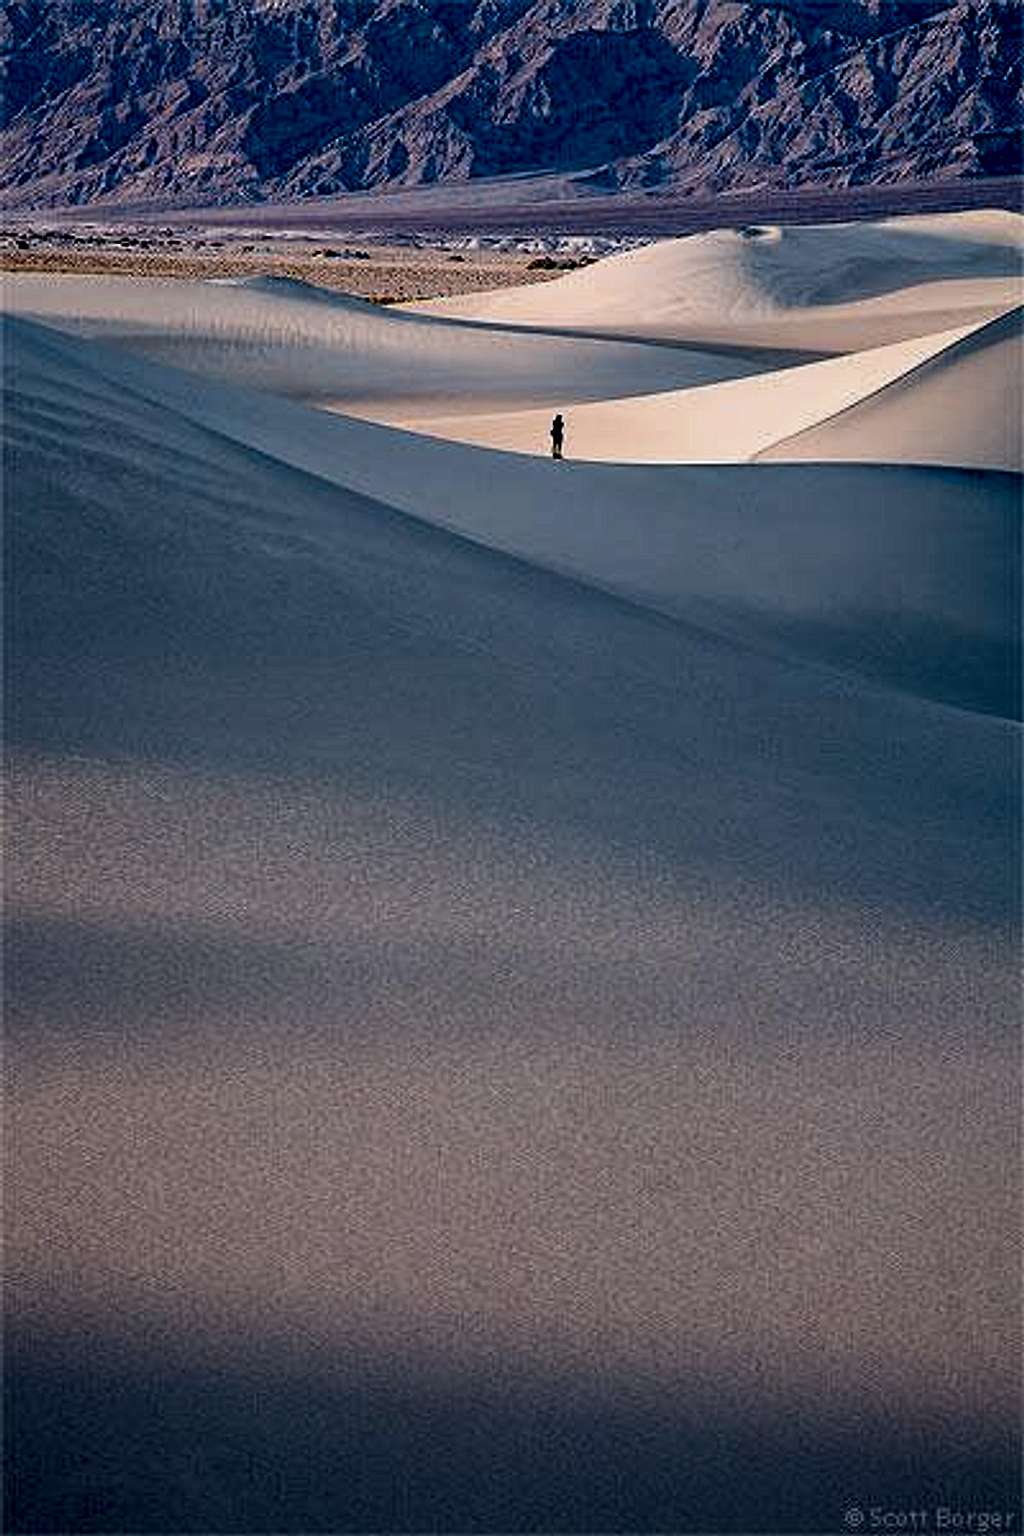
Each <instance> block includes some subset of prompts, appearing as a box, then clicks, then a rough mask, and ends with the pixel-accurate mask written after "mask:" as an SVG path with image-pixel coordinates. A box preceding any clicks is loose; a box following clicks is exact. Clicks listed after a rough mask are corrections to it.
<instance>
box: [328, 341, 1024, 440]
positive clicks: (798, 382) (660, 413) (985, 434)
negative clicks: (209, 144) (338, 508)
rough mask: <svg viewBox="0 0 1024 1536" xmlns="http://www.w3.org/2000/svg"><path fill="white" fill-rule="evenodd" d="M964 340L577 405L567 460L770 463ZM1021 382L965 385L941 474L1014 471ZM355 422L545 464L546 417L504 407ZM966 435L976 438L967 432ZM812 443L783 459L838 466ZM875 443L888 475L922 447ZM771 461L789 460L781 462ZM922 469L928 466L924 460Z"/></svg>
mask: <svg viewBox="0 0 1024 1536" xmlns="http://www.w3.org/2000/svg"><path fill="white" fill-rule="evenodd" d="M994 323H995V324H999V323H1000V322H994ZM973 330H974V327H966V328H960V329H958V330H954V331H942V332H939V333H938V334H930V335H927V336H922V337H918V338H915V339H913V340H910V341H903V342H896V343H893V344H891V345H889V346H887V347H876V348H872V349H871V350H869V351H865V352H856V353H851V354H849V355H847V356H844V357H836V358H828V359H826V360H825V361H823V362H819V363H806V364H803V365H802V366H800V367H798V368H780V369H776V370H772V371H767V372H764V373H761V374H758V375H755V376H752V377H748V378H745V379H736V380H727V381H723V382H721V383H718V384H714V385H711V386H709V387H703V388H702V387H699V386H698V387H696V388H692V389H683V390H671V391H666V392H665V393H663V394H652V395H646V396H636V395H634V396H632V397H629V398H626V399H611V400H601V401H595V402H591V403H580V404H578V405H576V407H575V409H572V410H571V411H570V412H569V419H568V442H567V451H568V453H569V456H570V458H572V459H573V460H574V461H576V460H585V461H590V462H595V463H597V462H617V463H623V464H644V463H648V464H671V463H689V464H729V463H743V462H745V461H747V460H749V459H752V458H755V457H757V456H758V455H761V456H772V455H771V453H770V451H771V450H772V449H774V448H775V446H776V445H777V444H779V443H785V442H786V441H788V440H791V439H792V438H794V437H795V436H796V435H797V434H799V433H804V432H810V431H813V429H814V428H815V427H818V426H820V425H821V424H822V423H823V422H827V421H829V420H830V419H831V418H832V417H834V416H835V415H837V414H838V413H839V412H842V411H845V410H848V409H850V408H852V407H854V406H859V405H860V404H861V402H863V401H864V400H865V398H867V397H869V396H874V395H875V394H876V393H877V392H878V391H879V390H881V389H884V388H885V387H886V386H888V385H891V384H893V383H894V382H895V381H897V380H899V379H902V378H903V377H905V376H906V375H907V374H908V373H910V372H912V371H913V370H915V369H917V368H918V367H920V365H921V364H922V363H924V362H925V361H927V360H928V359H930V358H932V357H935V356H937V355H945V354H946V352H947V351H948V349H950V348H951V347H953V346H954V344H955V343H956V342H959V341H961V340H963V339H964V337H965V336H970V335H971V334H972V331H973ZM1019 372H1020V369H1019V359H1018V357H1017V356H1016V355H1015V353H1014V350H1013V348H1012V347H1008V348H1006V349H1005V350H1002V349H1001V350H1000V351H999V352H998V353H997V354H996V355H993V356H991V357H989V358H988V360H987V366H986V370H985V375H984V378H983V379H982V378H980V377H979V378H978V379H977V380H976V381H975V382H976V383H977V384H978V385H979V386H980V387H979V391H978V393H977V394H976V396H975V397H974V399H973V401H972V405H971V408H970V410H969V411H968V412H967V413H966V414H965V415H964V417H963V419H962V422H961V429H960V431H959V434H958V437H957V442H956V448H955V450H954V451H953V452H952V453H951V454H950V456H949V457H948V458H945V459H942V460H940V462H947V463H960V464H978V465H979V466H985V467H988V468H995V469H1016V468H1019V467H1020V452H1019V441H1018V439H1017V438H1016V437H1014V435H1013V432H1012V429H1011V428H1010V426H1009V424H1008V421H1007V418H1008V417H1012V413H1013V409H1014V404H1015V401H1016V399H1017V396H1018V395H1019V387H1017V386H1018V384H1019ZM342 409H344V407H342ZM926 412H927V407H925V411H924V412H923V413H922V414H923V417H924V420H925V421H927V420H928V419H929V418H928V417H927V414H926ZM365 414H366V415H367V416H368V417H369V418H370V419H372V420H374V421H384V422H388V423H390V424H392V425H394V426H406V425H408V426H412V427H414V428H415V430H416V431H417V432H426V433H429V434H431V435H432V436H435V437H444V438H449V439H451V440H452V441H456V442H464V443H477V444H479V445H480V446H482V447H489V448H501V449H504V450H506V451H512V452H516V453H535V454H542V455H544V454H547V453H548V452H549V451H550V447H549V443H548V440H547V438H548V427H549V425H550V413H549V412H548V411H546V410H542V409H533V410H517V409H515V408H514V407H512V406H510V407H508V408H507V409H505V410H503V411H496V412H481V413H473V414H467V413H465V412H459V413H457V414H449V415H443V416H432V415H425V414H424V412H423V408H422V407H421V408H420V409H418V410H409V409H408V406H407V404H406V403H405V402H403V401H394V402H383V401H382V402H380V403H379V404H378V405H376V406H371V407H368V408H367V409H366V412H365ZM940 419H941V418H940ZM992 419H994V420H995V421H997V422H999V423H1000V428H999V430H998V431H997V432H996V433H993V432H992V430H991V429H990V421H991V420H992ZM972 423H974V424H975V426H976V430H974V431H973V432H972V429H971V424H972ZM822 441H823V451H821V452H820V453H810V452H809V453H807V454H797V453H794V454H793V455H792V457H794V458H796V457H807V458H817V459H821V460H829V459H832V458H837V457H842V456H843V455H841V454H839V453H833V452H831V451H829V447H828V441H827V440H824V439H823V440H822ZM867 441H868V442H870V441H871V440H870V438H869V439H867ZM880 441H881V440H880ZM885 442H886V449H887V451H885V452H879V453H877V454H876V455H874V457H875V458H876V459H877V460H884V461H889V462H894V463H900V462H914V461H915V459H916V457H917V453H918V450H919V448H920V446H921V439H920V437H919V436H918V437H914V436H908V437H907V438H906V439H903V438H901V437H900V436H899V434H898V433H895V432H894V433H890V434H888V436H887V438H886V440H885ZM775 456H777V457H780V458H787V457H790V455H789V454H787V453H785V452H781V453H779V454H778V455H775ZM847 456H848V457H850V456H852V455H847ZM864 457H872V455H870V454H865V455H864ZM923 462H929V460H928V456H927V455H925V457H924V459H923Z"/></svg>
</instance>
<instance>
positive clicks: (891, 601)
mask: <svg viewBox="0 0 1024 1536" xmlns="http://www.w3.org/2000/svg"><path fill="white" fill-rule="evenodd" d="M8 324H9V325H15V326H16V327H20V328H21V330H20V332H19V333H20V334H22V335H23V337H24V342H23V344H24V346H25V347H26V348H27V349H28V351H29V352H30V354H33V355H34V354H35V353H39V354H40V356H41V357H44V358H47V359H49V361H48V362H47V364H46V367H47V369H48V371H49V372H50V373H59V372H60V371H62V370H65V369H67V370H70V371H71V372H72V373H76V372H78V371H79V370H81V369H83V368H87V369H88V370H89V372H90V374H91V375H92V376H93V377H96V378H103V379H105V380H106V381H107V384H106V387H107V388H108V389H113V390H114V391H115V392H117V393H118V394H121V393H124V394H129V393H130V394H131V395H132V396H141V397H142V398H145V399H148V400H150V401H151V402H153V403H154V404H155V405H158V406H160V407H161V408H163V409H165V410H169V411H171V412H173V413H174V415H175V416H180V417H183V418H185V419H186V420H188V421H191V422H193V423H195V424H196V425H197V426H201V427H203V428H205V429H206V430H210V431H214V432H217V433H219V434H221V435H223V436H224V437H225V438H226V439H227V440H230V441H233V442H236V443H240V444H244V445H245V446H246V447H247V448H249V449H251V450H254V451H256V452H258V453H260V454H264V455H267V456H269V457H271V458H273V459H275V460H277V461H279V462H281V463H284V464H287V465H289V466H291V467H292V468H294V469H297V470H301V471H302V472H303V473H306V474H312V475H315V476H316V477H317V478H318V479H320V480H324V481H326V482H328V483H331V484H333V485H336V486H340V487H343V488H344V489H346V490H349V491H356V492H358V493H359V494H361V495H364V496H368V497H371V498H372V499H374V500H375V501H380V502H383V503H386V504H387V505H389V506H391V507H394V508H397V509H398V510H400V511H402V512H405V513H408V514H411V515H413V516H415V517H417V518H420V519H423V520H426V521H429V522H432V523H434V524H436V525H438V526H440V527H444V528H448V529H450V530H451V531H453V532H456V533H459V534H461V535H464V536H467V537H469V538H471V539H473V540H475V541H477V542H479V543H483V544H487V545H489V546H490V547H492V548H494V549H498V550H501V551H503V552H505V553H508V554H512V555H516V556H519V557H522V558H525V559H527V560H529V561H531V562H532V563H534V564H540V565H543V566H544V567H546V568H547V569H549V570H553V571H558V572H564V573H567V574H570V575H572V576H573V577H574V578H576V579H578V580H582V581H585V582H586V583H588V584H589V585H592V586H596V587H599V588H601V589H603V590H606V591H611V592H614V593H616V594H618V595H620V596H623V597H625V598H628V599H629V600H630V601H632V602H636V603H640V604H642V605H643V606H645V607H649V608H652V609H655V610H656V611H658V612H660V613H664V614H669V615H672V616H674V617H677V618H685V619H687V620H688V621H690V622H691V623H694V624H698V625H700V626H701V627H702V628H705V629H708V630H710V631H712V632H715V633H718V634H721V635H723V636H727V637H729V638H730V639H740V640H743V641H746V642H748V643H751V644H755V645H758V646H763V645H767V646H769V647H772V648H776V649H781V650H782V651H786V652H790V653H792V654H794V655H796V656H802V657H804V658H806V659H807V660H809V661H811V662H812V663H815V664H817V663H819V662H822V661H827V662H828V663H829V664H831V665H838V666H841V667H842V668H844V669H850V670H853V671H854V672H861V673H863V674H864V675H866V676H869V677H872V678H875V679H878V680H879V681H887V682H890V683H893V684H895V685H896V686H899V687H906V688H909V689H910V690H911V691H921V692H923V693H925V694H927V695H929V696H932V697H937V698H941V699H946V700H949V701H951V702H957V703H962V704H965V705H968V706H969V707H976V708H982V709H986V710H995V711H996V712H997V713H1007V712H1013V711H1014V709H1015V707H1016V706H1015V703H1014V700H1015V687H1016V684H1015V681H1014V676H1015V674H1014V665H1013V657H1014V654H1015V649H1016V633H1015V623H1016V616H1015V609H1014V596H1013V593H1014V586H1013V579H1012V573H1013V568H1014V551H1015V547H1016V545H1015V541H1016V539H1017V536H1018V503H1017V490H1016V486H1015V484H1014V482H1013V480H1012V479H1011V478H1010V477H1007V476H1001V475H995V476H981V477H979V476H978V475H977V474H968V473H961V472H958V471H954V470H942V469H934V470H927V469H917V468H913V467H906V466H898V465H893V466H877V467H876V466H854V465H851V466H840V465H796V464H794V465H773V466H771V467H769V466H759V465H739V464H737V465H723V466H712V465H705V466H700V465H697V466H675V465H657V466H655V465H650V466H644V465H636V466H628V465H613V464H607V465H600V464H594V465H586V464H562V465H553V464H551V463H550V462H548V461H544V460H539V459H536V458H533V457H526V456H521V455H515V454H495V453H493V452H489V451H487V450H485V449H477V448H473V447H467V446H464V445H462V444H460V443H449V442H445V441H443V440H440V439H436V438H429V437H426V436H420V435H418V434H413V433H405V432H398V431H394V430H392V429H389V428H386V427H380V426H377V425H374V424H371V423H368V422H363V421H354V420H350V419H348V418H346V417H342V416H336V415H332V414H328V413H326V412H322V411H316V410H311V409H309V408H306V407H302V406H298V405H294V404H292V403H289V402H286V401H283V400H279V399H276V398H274V397H271V396H269V395H266V394H264V393H262V392H257V391H250V390H243V389H240V388H238V387H236V386H232V385H225V384H223V383H221V382H220V381H217V380H210V379H203V380H199V379H197V378H196V377H195V376H193V375H189V374H185V373H181V372H179V371H178V370H176V369H170V368H166V367H163V366H161V365H158V364H153V363H151V362H150V361H148V360H146V359H139V358H134V357H130V356H126V355H124V354H122V353H121V352H119V351H117V350H115V349H112V348H104V347H101V346H99V345H84V344H83V343H82V342H81V341H79V340H77V339H74V338H67V337H61V336H58V335H56V334H54V333H50V332H47V331H46V330H44V329H43V328H41V327H38V326H36V325H33V324H32V323H31V322H26V321H20V322H13V321H8ZM47 393H51V394H52V395H53V408H55V409H59V400H60V391H59V389H57V388H56V387H55V386H47ZM965 571H970V573H971V579H970V580H968V581H965V579H964V572H965Z"/></svg>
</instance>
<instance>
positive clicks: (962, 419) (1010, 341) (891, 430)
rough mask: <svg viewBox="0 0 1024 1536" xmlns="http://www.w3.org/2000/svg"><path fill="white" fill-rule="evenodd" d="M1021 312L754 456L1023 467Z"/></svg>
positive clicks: (1023, 317) (984, 328) (1023, 312)
mask: <svg viewBox="0 0 1024 1536" xmlns="http://www.w3.org/2000/svg"><path fill="white" fill-rule="evenodd" d="M1022 320H1024V307H1018V308H1017V309H1015V310H1012V311H1011V312H1010V313H1009V314H1007V315H1003V316H1001V317H1000V318H999V319H997V320H991V321H989V323H988V324H987V325H984V326H981V327H979V328H978V329H977V330H975V331H972V332H971V333H969V334H968V335H967V336H965V337H962V338H961V339H959V340H957V341H955V342H953V343H952V344H951V345H949V346H947V347H945V348H943V349H942V350H941V352H938V353H936V354H935V355H934V356H932V357H929V358H925V359H924V360H923V361H922V362H920V363H919V364H917V366H916V367H913V368H911V369H908V370H907V372H906V373H904V374H903V375H902V376H901V377H898V378H894V379H892V380H890V381H887V382H886V383H883V384H882V385H880V386H879V387H878V388H877V389H875V390H874V391H872V392H871V393H870V394H868V395H866V396H865V397H864V398H863V399H861V400H858V401H854V402H851V404H850V405H849V406H847V407H846V408H845V409H843V410H841V411H839V412H837V413H835V414H834V415H832V416H830V417H828V418H826V419H824V420H822V421H821V422H818V423H817V424H816V425H814V426H812V427H808V428H805V429H804V430H803V431H801V432H798V433H795V434H793V435H792V436H791V437H788V438H784V439H780V440H779V441H778V442H777V443H775V444H773V445H772V446H771V447H770V448H767V449H764V450H762V451H761V452H760V453H759V454H758V455H756V457H758V458H761V459H776V460H789V461H793V460H797V459H815V460H820V459H829V460H837V461H843V462H853V461H856V460H862V461H867V462H871V463H878V462H889V463H891V462H893V461H895V460H904V461H906V462H909V463H918V464H950V465H960V466H964V467H971V468H975V467H977V468H987V469H1005V470H1014V471H1018V472H1019V471H1020V470H1022V469H1024V453H1022V437H1024V366H1022V365H1024V357H1022V348H1021V339H1022Z"/></svg>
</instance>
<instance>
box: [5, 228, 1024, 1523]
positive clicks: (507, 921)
mask: <svg viewBox="0 0 1024 1536" xmlns="http://www.w3.org/2000/svg"><path fill="white" fill-rule="evenodd" d="M1022 231H1024V217H1022V216H1021V215H1019V214H1015V213H1010V212H999V211H972V212H967V213H960V214H936V215H922V216H915V217H905V218H892V219H887V220H882V221H878V222H875V223H858V224H836V225H819V226H808V227H796V226H793V227H775V226H768V225H764V226H761V225H758V226H753V227H746V228H743V229H721V230H718V231H714V232H711V233H707V234H699V235H693V236H690V237H688V238H685V239H678V240H665V241H661V242H658V243H655V244H648V245H643V246H637V247H636V248H634V249H629V250H624V251H621V252H619V253H617V254H613V255H610V256H607V257H605V258H603V259H601V260H599V261H595V262H594V263H593V264H591V265H587V266H583V267H580V268H579V269H578V270H574V271H569V272H567V273H566V274H565V275H564V276H560V277H557V278H555V279H554V280H552V281H549V282H544V283H542V284H537V285H534V286H529V287H526V286H524V287H508V288H504V289H502V290H500V291H495V292H488V291H484V292H472V293H467V294H463V295H460V296H457V297H451V298H440V299H434V300H424V301H420V302H417V303H415V304H406V305H402V306H382V305H378V304H371V303H369V302H366V301H364V300H360V299H356V298H353V297H347V296H345V295H344V294H339V293H336V292H327V291H326V290H322V289H318V288H315V287H311V286H309V285H306V284H303V283H300V282H295V281H292V280H287V279H278V278H266V277H264V278H261V277H244V278H228V279H224V280H219V281H184V280H175V279H168V278H141V277H138V278H135V277H128V276H106V277H104V276H93V277H89V276H80V275H73V276H71V275H63V276H62V275H59V274H54V273H49V272H47V273H36V272H17V273H13V274H9V275H7V277H6V279H5V283H4V315H3V334H4V348H3V361H4V370H5V385H4V387H5V404H4V412H3V433H4V439H5V450H6V455H7V458H6V464H7V469H6V477H7V478H6V488H7V489H6V502H7V513H6V522H7V534H6V561H5V574H6V588H7V614H8V621H7V622H8V641H7V657H8V682H7V689H6V701H7V716H6V742H7V766H8V817H9V828H10V830H9V834H8V860H7V865H8V869H7V901H6V922H7V966H6V971H7V990H8V1004H7V1019H8V1065H9V1076H10V1080H11V1083H12V1087H13V1092H12V1099H11V1108H10V1115H9V1135H10V1142H9V1149H10V1164H11V1167H12V1169H13V1170H14V1172H15V1177H14V1178H13V1179H12V1181H11V1189H10V1194H9V1200H8V1204H9V1236H8V1245H7V1247H8V1270H9V1276H10V1278H9V1290H8V1301H7V1307H8V1316H9V1348H10V1356H9V1364H8V1370H7V1389H8V1392H9V1394H10V1404H11V1407H10V1422H11V1434H12V1455H11V1471H10V1473H9V1477H8V1489H7V1491H8V1499H9V1501H10V1505H11V1508H10V1510H9V1522H8V1528H9V1529H11V1530H12V1531H51V1532H53V1531H72V1530H74V1531H89V1530H92V1531H118V1532H127V1531H133V1532H142V1531H171V1530H173V1531H206V1532H230V1531H236V1532H251V1531H266V1532H271V1531H278V1532H285V1531H287V1532H298V1531H307V1532H309V1531H362V1532H368V1531H410V1532H411V1531H418V1532H425V1531H434V1532H477V1531H488V1532H498V1531H505V1532H520V1531H535V1532H542V1531H564V1532H571V1531H576V1532H582V1531H608V1532H611V1531H619V1532H622V1531H630V1532H640V1531H644V1532H653V1531H658V1532H699V1531H709V1532H719V1531H722V1532H724V1531H730V1532H732V1531H736V1532H739V1531H748V1532H761V1531H764V1532H790V1531H792V1532H796V1531H806V1532H811V1531H815V1532H823V1531H841V1530H843V1529H847V1530H850V1529H857V1528H864V1529H871V1528H873V1527H872V1526H870V1525H869V1523H868V1522H869V1519H870V1512H871V1510H872V1509H875V1508H878V1509H881V1510H883V1512H884V1511H896V1512H899V1511H901V1510H902V1511H906V1510H912V1509H923V1510H926V1511H928V1512H929V1518H930V1520H931V1521H932V1523H931V1524H930V1525H928V1526H926V1527H924V1528H925V1529H928V1530H933V1529H937V1526H936V1524H935V1520H936V1519H937V1516H936V1514H935V1512H936V1511H937V1510H938V1509H940V1508H952V1509H954V1510H955V1511H958V1512H960V1513H961V1514H963V1513H964V1512H966V1511H971V1510H973V1511H975V1512H978V1511H984V1512H994V1511H1001V1512H1006V1511H1010V1512H1012V1511H1014V1510H1015V1509H1017V1507H1018V1503H1019V1501H1018V1499H1017V1468H1018V1460H1017V1457H1018V1450H1019V1447H1018V1446H1017V1444H1016V1442H1015V1417H1016V1406H1017V1388H1018V1373H1017V1359H1018V1350H1019V1336H1018V1315H1019V1314H1018V1307H1019V1292H1018V1260H1019V1218H1018V1202H1019V1180H1018V1179H1017V1176H1016V1169H1017V1166H1018V1152H1017V1149H1018V1143H1017V1111H1018V1103H1017V1098H1018V1081H1019V1057H1018V1052H1019V1046H1018V1038H1017V1036H1018V1028H1017V1025H1018V1013H1019V1003H1018V979H1017V972H1018V959H1019V927H1018V912H1017V905H1018V887H1019V878H1018V876H1019V846H1018V837H1017V815H1018V794H1019V785H1018V776H1019V775H1018V770H1019V744H1020V737H1019V731H1020V727H1019V719H1020V708H1019V706H1020V677H1019V646H1020V615H1019V601H1020V598H1019V593H1020V581H1019V577H1020V516H1021V495H1020V492H1021V481H1020V473H1021V469H1022V462H1021V420H1022V412H1021V351H1020V315H1021V302H1022V291H1021V282H1020V261H1021V248H1022ZM555 411H561V412H562V413H563V414H564V416H565V419H566V459H565V461H564V462H562V463H553V462H552V461H551V459H550V456H549V443H548V424H549V422H550V419H551V416H552V415H553V413H554V412H555ZM851 1510H852V1511H854V1514H853V1515H850V1516H848V1515H847V1511H851ZM858 1521H860V1522H861V1524H858ZM1016 1521H1017V1524H1016V1526H1015V1527H1014V1526H1013V1525H1003V1526H996V1525H989V1526H988V1527H987V1528H988V1529H989V1530H993V1529H1004V1530H1005V1529H1017V1530H1019V1528H1020V1514H1019V1511H1018V1513H1017V1514H1016ZM874 1528H880V1527H874ZM887 1528H890V1527H887ZM948 1528H950V1529H952V1528H954V1527H952V1526H950V1527H948ZM957 1528H958V1529H964V1528H966V1527H963V1526H961V1527H957ZM974 1528H975V1529H978V1527H977V1526H975V1527H974Z"/></svg>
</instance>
